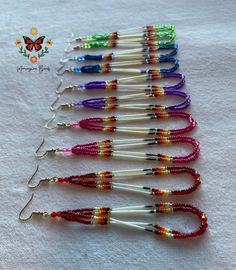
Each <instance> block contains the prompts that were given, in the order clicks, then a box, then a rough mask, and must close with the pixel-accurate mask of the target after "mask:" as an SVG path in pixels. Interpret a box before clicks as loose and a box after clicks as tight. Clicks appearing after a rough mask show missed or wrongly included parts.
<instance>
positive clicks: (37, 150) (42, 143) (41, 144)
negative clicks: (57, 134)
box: [35, 138, 48, 158]
mask: <svg viewBox="0 0 236 270" xmlns="http://www.w3.org/2000/svg"><path fill="white" fill-rule="evenodd" d="M44 143H45V139H44V138H43V140H42V142H41V143H40V145H39V146H38V148H37V149H36V151H35V157H37V158H43V157H45V156H46V155H47V154H48V151H45V152H44V153H43V154H41V155H39V154H38V152H39V150H40V149H41V147H42V146H43V145H44Z"/></svg>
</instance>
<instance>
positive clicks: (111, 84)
mask: <svg viewBox="0 0 236 270" xmlns="http://www.w3.org/2000/svg"><path fill="white" fill-rule="evenodd" d="M161 79H178V80H179V81H178V82H177V83H176V84H173V85H170V86H160V85H156V84H153V83H152V84H150V83H149V81H155V80H161ZM147 82H148V84H140V83H147ZM184 83H185V76H184V75H183V74H181V73H174V72H173V73H157V72H155V73H154V72H153V70H151V71H149V74H143V75H138V76H132V77H125V78H120V79H116V80H107V81H91V82H87V83H85V84H77V85H69V86H66V87H64V89H63V90H60V87H61V85H62V80H61V81H60V83H59V85H58V87H57V90H56V94H58V95H61V94H63V93H65V92H66V91H78V92H80V91H83V90H86V91H92V90H111V91H116V92H128V91H132V92H140V91H145V90H147V91H149V90H153V91H155V89H160V90H161V89H163V90H164V91H165V90H169V91H170V90H172V91H174V90H178V89H180V88H181V87H183V86H184Z"/></svg>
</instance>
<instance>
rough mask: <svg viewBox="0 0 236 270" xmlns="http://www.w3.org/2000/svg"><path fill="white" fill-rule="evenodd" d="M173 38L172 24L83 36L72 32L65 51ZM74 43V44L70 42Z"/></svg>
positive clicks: (154, 43)
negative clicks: (77, 35) (76, 35)
mask: <svg viewBox="0 0 236 270" xmlns="http://www.w3.org/2000/svg"><path fill="white" fill-rule="evenodd" d="M174 39H175V33H174V26H173V25H148V26H144V27H137V28H130V29H125V30H121V31H119V32H111V33H105V34H92V35H89V36H85V37H77V38H74V34H72V35H71V37H70V38H69V39H68V41H67V42H68V46H67V47H66V48H65V52H66V53H70V52H72V51H73V50H78V49H94V48H124V47H126V48H127V47H130V48H134V47H135V45H137V46H140V45H142V44H149V43H150V44H152V46H159V45H167V44H171V43H173V41H174ZM73 43H75V44H76V45H75V46H72V48H71V44H73Z"/></svg>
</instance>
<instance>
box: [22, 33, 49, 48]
mask: <svg viewBox="0 0 236 270" xmlns="http://www.w3.org/2000/svg"><path fill="white" fill-rule="evenodd" d="M44 38H45V36H41V37H39V38H37V39H36V40H35V41H33V40H32V39H31V38H29V37H26V36H23V39H24V41H25V44H26V49H27V50H28V51H30V52H31V51H32V50H33V48H34V49H35V51H36V52H38V51H40V50H41V49H42V46H41V44H43V40H44Z"/></svg>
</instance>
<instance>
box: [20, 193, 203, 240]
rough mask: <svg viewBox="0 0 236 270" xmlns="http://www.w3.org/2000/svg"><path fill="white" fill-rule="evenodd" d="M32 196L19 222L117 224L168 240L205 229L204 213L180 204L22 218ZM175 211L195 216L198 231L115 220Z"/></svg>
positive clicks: (42, 213) (99, 209) (70, 211)
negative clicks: (38, 219) (45, 220)
mask: <svg viewBox="0 0 236 270" xmlns="http://www.w3.org/2000/svg"><path fill="white" fill-rule="evenodd" d="M33 196H34V194H32V196H31V198H30V200H29V201H28V202H27V204H26V205H25V206H24V207H23V208H22V209H21V211H20V213H19V219H20V220H21V221H27V220H29V219H31V218H32V217H34V216H42V217H45V218H46V217H50V218H58V219H64V220H67V221H71V222H78V223H82V224H86V225H105V224H119V225H123V226H126V227H131V228H135V229H139V230H143V231H146V232H150V233H153V234H155V235H160V236H164V237H168V238H180V239H181V238H193V237H197V236H200V235H201V234H203V233H204V232H205V230H206V229H207V226H208V225H207V217H206V216H205V214H204V213H203V212H202V211H201V210H200V209H198V208H197V207H195V206H193V205H190V204H183V203H168V202H164V203H156V204H154V205H142V206H128V207H119V208H110V207H107V206H102V207H95V208H77V209H74V210H65V211H53V212H51V213H48V212H40V211H37V212H35V211H33V212H32V213H31V214H30V216H29V217H27V218H23V217H22V214H23V212H24V211H25V209H26V207H27V206H28V205H29V203H30V202H31V201H32V199H33ZM174 212H184V213H187V212H188V213H192V214H194V215H196V216H197V217H198V218H199V220H200V225H199V227H198V228H197V229H195V230H194V231H192V232H187V233H186V232H180V231H177V230H174V229H170V228H167V227H163V226H161V225H159V224H153V223H145V222H140V221H130V220H129V221H126V220H125V221H124V220H122V219H118V218H117V216H119V215H121V216H122V215H127V214H131V215H134V214H136V215H137V216H141V217H142V216H143V215H145V216H146V215H147V214H151V215H154V214H167V213H174Z"/></svg>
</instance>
